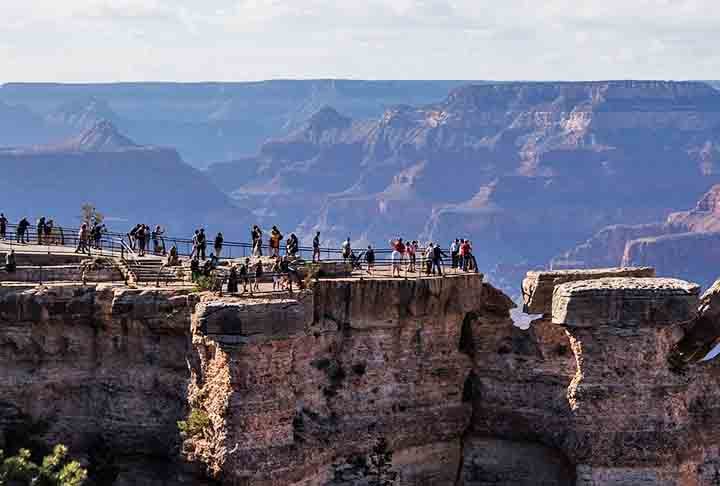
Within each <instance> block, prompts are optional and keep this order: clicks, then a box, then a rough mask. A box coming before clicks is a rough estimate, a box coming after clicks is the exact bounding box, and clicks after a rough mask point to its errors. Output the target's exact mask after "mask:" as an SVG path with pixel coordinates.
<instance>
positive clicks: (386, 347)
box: [0, 269, 720, 486]
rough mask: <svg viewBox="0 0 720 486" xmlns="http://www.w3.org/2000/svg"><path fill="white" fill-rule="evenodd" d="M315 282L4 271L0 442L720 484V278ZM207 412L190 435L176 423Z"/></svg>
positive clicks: (258, 476)
mask: <svg viewBox="0 0 720 486" xmlns="http://www.w3.org/2000/svg"><path fill="white" fill-rule="evenodd" d="M530 279H531V280H532V281H531V282H526V284H525V285H524V288H525V289H526V290H527V299H528V302H527V305H528V306H529V308H530V307H531V308H532V312H535V313H539V314H541V315H542V317H540V318H539V319H537V320H535V321H534V322H533V324H532V325H531V327H530V329H528V330H521V329H519V328H517V327H515V326H513V323H512V320H511V319H510V316H509V312H510V309H511V308H512V307H513V303H512V302H511V301H510V300H509V299H508V298H507V297H506V296H505V295H504V294H503V293H502V292H500V291H498V290H497V289H495V288H493V287H492V286H491V285H489V284H487V283H484V282H483V280H482V277H481V276H479V275H463V276H456V277H450V278H445V279H423V280H383V279H378V280H364V281H362V280H359V279H335V280H320V281H318V282H316V283H315V285H314V286H313V288H312V289H311V290H308V291H305V292H303V293H300V294H295V295H293V296H290V295H286V296H284V297H278V298H275V299H237V298H228V297H218V296H215V295H209V294H195V293H191V292H188V291H186V290H185V291H184V290H173V289H162V290H158V289H155V290H153V289H148V290H137V289H128V288H126V287H123V286H112V285H107V284H105V285H87V286H83V285H70V284H55V285H48V286H41V287H36V286H29V285H19V284H16V285H7V284H4V285H3V286H2V287H0V432H1V433H0V446H3V447H6V448H12V447H16V446H17V445H20V443H23V444H28V443H31V444H35V445H36V446H40V445H47V444H51V443H53V442H57V441H62V442H65V443H67V444H68V445H69V446H70V447H71V449H72V450H73V452H74V453H75V455H78V456H80V457H82V458H83V460H85V461H87V463H88V464H89V465H90V467H91V471H92V472H93V474H94V477H95V478H100V479H99V480H97V481H98V482H97V483H98V484H118V485H130V484H137V485H153V486H157V485H180V484H204V483H208V484H209V483H212V482H217V483H220V484H235V485H237V484H247V485H260V486H262V485H297V486H299V485H303V486H310V485H318V486H319V485H323V486H350V485H363V484H368V478H367V477H366V476H364V473H363V464H364V463H365V461H366V459H367V456H368V454H369V453H370V451H371V450H372V448H373V447H374V445H376V444H377V443H378V440H379V439H384V440H385V441H386V443H387V445H388V449H389V450H391V451H392V453H393V454H392V461H393V469H394V470H395V471H397V472H398V473H399V474H400V476H401V480H400V484H403V485H452V484H455V485H464V486H480V485H483V486H484V485H489V484H493V485H528V486H529V485H537V484H544V485H558V486H559V485H582V486H591V485H592V486H599V485H621V484H648V485H667V486H670V485H678V486H679V485H708V486H709V485H712V484H716V483H714V482H713V481H716V480H717V478H720V453H719V452H718V450H719V449H718V446H720V437H718V434H717V432H716V430H717V426H718V423H719V422H720V409H718V408H717V407H716V406H715V403H717V401H718V398H720V397H718V391H717V390H718V389H720V388H718V385H719V384H720V382H719V381H720V368H718V365H717V364H716V363H715V362H714V361H711V362H699V360H698V356H699V355H702V354H703V353H702V352H700V351H701V350H706V349H707V348H708V347H709V346H711V345H713V343H714V342H715V339H717V338H718V334H719V333H718V331H717V329H720V325H718V324H717V323H716V320H717V315H720V311H719V310H718V306H717V305H716V302H718V301H720V297H717V296H718V295H720V290H719V289H720V287H715V288H713V289H711V290H710V291H708V293H707V294H706V295H705V296H703V298H702V302H701V301H700V298H699V287H698V286H697V285H695V284H691V283H688V282H685V281H681V280H674V279H660V278H655V277H653V276H652V271H651V270H650V269H633V270H628V269H607V270H605V271H602V272H594V273H593V272H587V273H582V272H573V273H571V274H568V273H563V272H560V273H554V274H549V275H540V274H533V275H531V276H530ZM188 417H191V418H192V417H195V419H196V420H195V422H194V424H195V425H194V427H192V428H190V429H185V433H184V435H181V434H180V431H179V430H178V427H177V426H176V422H177V421H178V420H183V419H185V418H188Z"/></svg>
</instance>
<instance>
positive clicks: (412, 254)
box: [407, 241, 418, 273]
mask: <svg viewBox="0 0 720 486" xmlns="http://www.w3.org/2000/svg"><path fill="white" fill-rule="evenodd" d="M417 249H418V242H417V241H413V242H412V243H409V244H408V246H407V254H408V259H409V260H410V268H408V272H412V273H415V262H416V261H417V256H416V255H417Z"/></svg>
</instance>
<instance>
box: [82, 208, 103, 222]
mask: <svg viewBox="0 0 720 486" xmlns="http://www.w3.org/2000/svg"><path fill="white" fill-rule="evenodd" d="M104 219H105V215H103V214H102V213H101V212H99V211H98V210H97V209H96V208H95V206H93V205H92V204H90V203H85V204H83V205H82V206H80V220H81V221H82V222H83V223H87V225H88V226H92V225H94V224H102V222H103V220H104Z"/></svg>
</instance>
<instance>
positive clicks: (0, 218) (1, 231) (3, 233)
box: [0, 213, 8, 240]
mask: <svg viewBox="0 0 720 486" xmlns="http://www.w3.org/2000/svg"><path fill="white" fill-rule="evenodd" d="M7 224H8V220H7V218H6V217H5V214H4V213H0V239H2V240H5V238H6V237H7Z"/></svg>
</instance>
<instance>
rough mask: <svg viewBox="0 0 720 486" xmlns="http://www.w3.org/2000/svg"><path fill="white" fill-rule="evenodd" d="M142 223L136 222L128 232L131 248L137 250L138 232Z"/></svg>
mask: <svg viewBox="0 0 720 486" xmlns="http://www.w3.org/2000/svg"><path fill="white" fill-rule="evenodd" d="M141 226H142V225H141V224H136V225H135V227H134V228H133V229H131V230H130V232H129V233H128V234H127V236H128V241H129V242H130V249H131V250H133V251H135V247H136V245H137V232H138V231H140V227H141Z"/></svg>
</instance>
